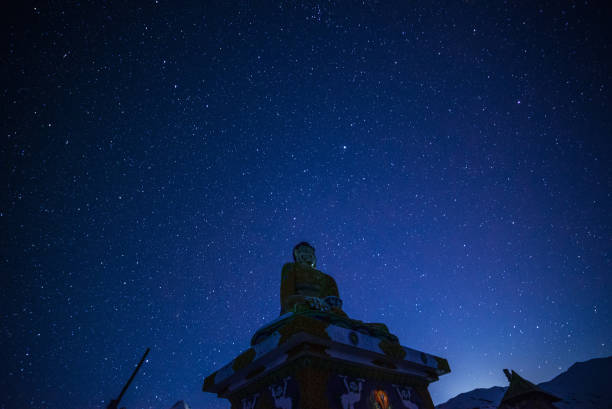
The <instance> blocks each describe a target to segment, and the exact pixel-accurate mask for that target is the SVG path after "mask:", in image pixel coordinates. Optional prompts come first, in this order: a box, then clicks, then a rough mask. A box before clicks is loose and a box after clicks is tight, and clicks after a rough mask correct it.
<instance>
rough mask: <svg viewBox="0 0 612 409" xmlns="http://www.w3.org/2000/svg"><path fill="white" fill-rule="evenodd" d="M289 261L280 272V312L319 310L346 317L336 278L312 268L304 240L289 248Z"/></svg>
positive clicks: (312, 260) (313, 262)
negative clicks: (290, 256)
mask: <svg viewBox="0 0 612 409" xmlns="http://www.w3.org/2000/svg"><path fill="white" fill-rule="evenodd" d="M293 260H294V262H293V263H286V264H285V265H284V266H283V269H282V272H281V291H280V297H281V315H283V314H285V313H287V312H303V311H308V310H319V311H322V312H330V313H333V314H338V315H341V316H344V317H346V313H344V311H342V300H341V299H340V296H339V294H338V286H337V285H336V281H335V280H334V279H333V278H332V277H331V276H329V275H327V274H325V273H324V272H322V271H319V270H317V269H316V268H315V267H316V265H317V258H316V256H315V249H314V247H312V246H311V245H310V244H308V243H306V242H301V243H299V244H297V245H296V246H295V247H294V248H293Z"/></svg>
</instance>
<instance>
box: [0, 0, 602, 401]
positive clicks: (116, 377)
mask: <svg viewBox="0 0 612 409" xmlns="http://www.w3.org/2000/svg"><path fill="white" fill-rule="evenodd" d="M204 3H209V4H204ZM229 3H230V2H225V1H219V2H216V3H215V2H201V1H193V2H174V1H169V0H159V1H147V2H145V1H140V2H134V1H113V2H107V1H99V2H92V3H90V2H72V1H70V2H68V1H59V0H46V1H36V2H29V3H27V4H26V5H24V6H23V7H22V8H21V9H19V10H14V11H12V12H11V14H10V15H9V16H8V17H7V16H6V15H5V17H4V18H5V19H8V20H9V21H8V22H6V23H5V24H4V29H5V32H7V34H6V35H5V36H4V37H5V38H6V39H7V42H6V43H5V46H4V47H3V52H2V54H3V58H2V87H1V90H2V94H3V98H2V131H3V143H2V146H1V157H0V161H1V163H2V179H1V180H2V185H3V188H2V191H1V203H0V206H1V208H0V223H1V224H0V228H1V232H2V234H1V248H2V254H1V279H0V280H1V282H0V283H1V288H0V299H1V300H0V306H1V320H2V325H1V326H0V328H1V330H2V333H1V334H0V336H1V339H2V341H1V346H2V347H1V351H2V352H1V354H2V355H1V358H2V361H3V365H2V369H1V370H0V371H1V372H0V389H1V391H2V394H1V395H0V396H1V397H0V407H1V408H7V409H8V408H60V407H61V408H75V409H76V408H79V409H86V408H104V407H106V405H107V404H108V402H109V400H110V399H111V398H114V397H116V396H117V395H118V394H119V392H120V390H121V387H122V386H123V383H124V382H125V381H126V380H127V379H128V377H129V376H130V373H131V371H132V369H133V368H134V366H135V365H136V363H137V362H138V360H139V358H140V356H141V355H142V354H143V352H144V350H145V349H146V347H151V352H150V354H149V360H148V362H146V363H145V364H144V365H143V367H142V369H141V371H140V373H139V374H138V375H137V377H136V379H135V381H134V383H133V384H132V387H131V388H130V390H129V391H128V392H127V394H126V396H125V398H124V400H123V401H122V404H123V405H125V406H127V408H128V409H135V408H154V409H168V408H169V407H170V406H171V405H172V404H174V403H175V402H176V401H177V400H179V399H184V400H185V401H186V402H187V403H188V404H189V405H191V406H192V408H193V409H204V408H213V409H217V408H229V404H228V403H227V402H226V401H224V400H220V399H217V398H216V396H214V395H212V394H207V393H204V392H202V391H201V387H202V383H203V379H204V377H205V376H206V375H208V374H209V373H211V372H212V371H214V370H216V369H219V368H220V367H221V366H222V365H225V364H226V363H228V362H229V361H230V360H231V359H232V358H233V357H235V356H236V355H238V354H239V353H240V352H241V351H243V350H244V349H246V348H247V347H248V346H249V341H250V338H251V336H252V334H253V333H254V331H255V330H256V329H257V328H259V327H260V326H262V325H264V324H265V323H266V322H269V321H271V320H272V319H274V318H276V317H277V316H278V314H279V311H280V304H279V288H280V271H281V267H282V265H283V263H285V262H288V261H291V250H292V247H293V246H294V245H295V244H296V243H297V242H299V241H302V240H306V241H309V242H310V243H312V244H313V245H314V247H315V248H316V251H317V258H318V260H319V263H318V267H319V268H320V269H321V270H322V271H324V272H326V273H329V274H331V275H332V276H333V277H334V278H335V279H336V281H337V283H338V286H339V289H340V296H341V297H342V298H343V300H344V307H345V311H346V312H347V313H348V314H349V316H351V317H353V318H357V319H362V320H364V321H366V322H384V323H386V324H387V325H388V326H389V328H390V329H391V332H393V333H394V334H396V335H397V336H398V337H399V339H400V341H401V343H402V344H403V345H406V346H409V347H412V348H415V349H419V350H423V351H426V352H429V353H432V354H435V355H439V356H443V357H445V358H447V359H448V361H449V364H450V366H451V369H452V373H451V374H449V375H446V376H444V377H442V378H441V380H440V381H439V382H437V383H435V384H433V385H432V386H431V387H430V390H431V393H432V396H433V399H434V402H436V403H441V402H443V401H446V400H447V399H448V398H450V397H452V396H454V395H455V394H457V393H460V392H464V391H467V390H470V389H473V388H476V387H488V386H492V385H506V380H505V378H504V375H503V373H502V368H513V369H515V370H516V371H517V372H519V373H520V374H521V375H523V376H525V377H526V378H527V379H529V380H531V381H533V382H540V381H544V380H549V379H551V378H552V377H554V376H556V375H557V374H558V373H560V372H562V371H564V370H566V369H567V368H568V366H570V365H571V364H572V363H574V362H575V361H581V360H586V359H590V358H594V357H602V356H609V355H611V354H612V302H611V298H610V294H612V274H611V272H612V253H611V252H612V215H611V213H612V211H611V210H612V196H611V192H612V139H611V138H612V109H611V106H612V105H611V102H612V101H610V98H611V94H610V87H611V86H612V74H611V73H612V61H611V60H612V57H611V51H612V50H611V44H612V43H611V39H612V36H611V31H612V30H610V27H609V26H610V21H612V19H611V16H610V15H609V12H608V10H606V9H605V4H606V3H605V2H590V1H587V2H559V1H549V2H544V1H524V2H502V1H489V0H486V1H485V0H473V1H461V2H460V1H454V2H438V1H420V2H417V1H402V2H395V4H393V3H390V2H374V1H367V2H363V3H361V2H359V3H358V2H348V1H347V2H302V3H298V2H285V1H282V2H278V1H277V2H253V4H255V3H258V4H260V5H261V6H254V5H253V4H248V3H246V2H231V3H232V4H229Z"/></svg>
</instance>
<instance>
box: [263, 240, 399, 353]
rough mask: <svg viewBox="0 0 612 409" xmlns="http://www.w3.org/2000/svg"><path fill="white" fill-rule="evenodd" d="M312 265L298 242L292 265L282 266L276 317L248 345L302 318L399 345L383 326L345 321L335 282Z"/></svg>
mask: <svg viewBox="0 0 612 409" xmlns="http://www.w3.org/2000/svg"><path fill="white" fill-rule="evenodd" d="M316 264H317V258H316V257H315V249H314V247H312V246H311V245H310V244H308V243H306V242H301V243H299V244H298V245H296V246H295V247H294V248H293V263H286V264H285V265H284V266H283V269H282V272H281V291H280V303H281V313H280V317H279V318H278V319H276V320H274V321H272V322H271V323H269V324H267V325H265V326H264V327H262V328H260V329H258V330H257V331H256V332H255V335H253V338H252V339H251V345H256V344H257V343H259V342H261V341H262V340H263V339H265V338H266V337H267V336H268V335H270V334H272V333H273V332H274V331H277V330H279V329H281V328H283V327H285V326H287V325H290V323H291V322H292V321H293V320H295V319H297V318H299V317H304V316H307V317H309V318H310V319H314V320H321V321H324V322H327V323H329V324H334V325H338V326H341V327H345V328H349V329H351V330H353V331H357V332H361V333H364V334H368V335H371V336H373V337H377V338H380V339H384V340H386V341H387V342H390V343H393V344H398V345H399V343H398V340H397V337H396V336H395V335H393V334H391V333H390V332H389V329H388V328H387V326H386V325H385V324H380V323H365V322H363V321H360V320H356V319H352V318H349V316H348V315H347V314H346V313H345V312H344V311H343V310H342V300H341V299H340V295H339V293H338V286H337V285H336V280H334V279H333V278H332V277H331V276H330V275H328V274H325V273H324V272H322V271H319V270H317V269H316Z"/></svg>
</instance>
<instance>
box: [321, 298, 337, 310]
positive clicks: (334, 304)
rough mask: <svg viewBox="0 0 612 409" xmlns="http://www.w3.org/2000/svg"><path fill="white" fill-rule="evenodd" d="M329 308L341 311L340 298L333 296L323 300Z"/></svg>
mask: <svg viewBox="0 0 612 409" xmlns="http://www.w3.org/2000/svg"><path fill="white" fill-rule="evenodd" d="M323 301H325V303H326V304H327V305H329V307H330V308H337V309H339V310H341V309H342V300H341V299H340V297H336V296H334V295H330V296H327V297H325V298H324V299H323Z"/></svg>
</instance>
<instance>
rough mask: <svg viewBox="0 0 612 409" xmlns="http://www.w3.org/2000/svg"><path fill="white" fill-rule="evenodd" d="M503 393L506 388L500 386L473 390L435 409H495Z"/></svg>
mask: <svg viewBox="0 0 612 409" xmlns="http://www.w3.org/2000/svg"><path fill="white" fill-rule="evenodd" d="M504 393H506V388H502V387H501V386H494V387H492V388H488V389H484V388H480V389H474V390H472V391H469V392H465V393H462V394H459V395H457V396H455V397H454V398H452V399H450V400H449V401H448V402H446V403H443V404H441V405H438V406H436V409H474V408H478V409H496V408H497V405H499V402H501V399H502V397H503V396H504Z"/></svg>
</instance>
